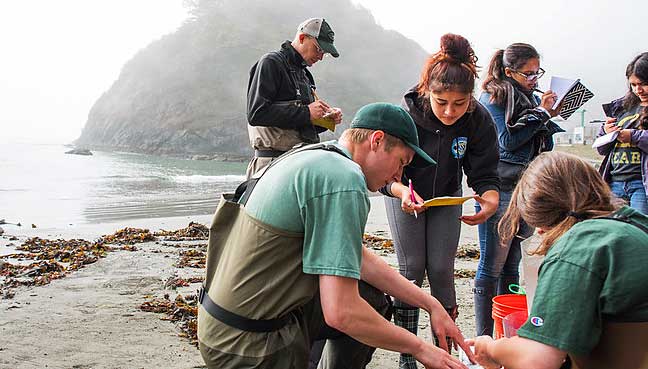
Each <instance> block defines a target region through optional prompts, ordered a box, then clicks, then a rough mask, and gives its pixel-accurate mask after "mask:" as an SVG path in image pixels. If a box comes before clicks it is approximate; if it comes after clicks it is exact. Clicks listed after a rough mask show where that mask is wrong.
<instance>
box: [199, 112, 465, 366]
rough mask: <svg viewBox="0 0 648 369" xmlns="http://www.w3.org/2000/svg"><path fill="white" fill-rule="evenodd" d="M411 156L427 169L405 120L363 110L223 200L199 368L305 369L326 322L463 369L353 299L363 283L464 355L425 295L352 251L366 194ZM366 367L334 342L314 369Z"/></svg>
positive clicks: (369, 255) (212, 245)
mask: <svg viewBox="0 0 648 369" xmlns="http://www.w3.org/2000/svg"><path fill="white" fill-rule="evenodd" d="M415 156H416V157H418V158H419V159H420V162H425V163H426V164H427V165H430V164H432V163H434V161H433V160H432V159H431V158H430V157H429V156H428V155H427V154H426V153H425V152H424V151H422V150H421V149H420V148H419V146H418V136H417V133H416V127H415V125H414V122H413V121H412V118H411V117H410V116H409V114H407V112H405V111H404V110H403V109H402V108H400V107H398V106H396V105H393V104H387V103H375V104H369V105H367V106H365V107H363V108H361V109H360V110H359V111H358V113H357V114H356V116H355V118H354V119H353V121H352V123H351V128H350V129H348V130H346V131H345V132H344V133H343V134H342V137H341V138H340V140H339V141H330V142H326V143H322V144H315V145H308V146H305V147H303V148H299V149H296V150H294V151H291V152H290V153H288V154H286V155H284V156H282V157H280V158H278V159H277V160H275V161H273V163H271V165H269V166H268V167H266V168H265V169H263V170H261V171H260V172H259V173H257V174H256V175H255V176H254V178H253V179H252V181H250V182H248V186H247V189H246V190H245V191H244V192H242V191H237V194H235V195H233V196H224V197H223V198H222V199H221V202H220V204H219V206H218V209H217V210H216V213H215V215H214V219H213V221H212V225H211V227H210V236H209V245H208V250H207V268H206V277H205V285H204V289H203V293H201V298H200V308H199V311H198V340H199V343H200V352H201V354H202V356H203V359H204V360H205V362H206V364H207V366H208V367H210V368H250V367H253V368H296V369H297V368H299V369H302V368H306V367H307V362H308V356H309V348H310V346H311V344H312V342H313V341H314V340H315V339H318V338H319V337H321V333H322V331H323V330H324V329H326V328H327V325H328V327H330V328H333V329H335V330H337V331H339V332H342V333H344V334H346V335H348V336H350V337H352V338H354V339H355V340H357V341H359V342H362V343H363V344H365V345H368V346H372V347H381V348H384V349H388V350H393V351H397V352H404V353H411V354H412V355H413V356H414V357H415V358H416V359H417V360H418V361H420V362H422V363H423V364H424V365H425V367H426V368H464V369H466V367H465V366H464V365H463V364H461V363H460V362H459V361H458V360H457V359H456V358H454V357H452V356H450V355H449V354H448V352H447V351H446V350H444V349H443V348H438V347H436V346H434V344H433V343H431V342H425V341H423V340H422V339H420V338H418V337H417V336H415V335H413V334H412V333H410V332H408V331H407V330H405V329H402V328H400V327H397V326H395V325H394V324H392V323H391V322H390V321H388V320H386V319H385V318H384V317H383V316H381V315H380V314H379V313H378V312H376V311H375V310H374V309H373V308H372V307H371V306H370V304H369V303H367V301H365V300H364V299H363V298H362V297H361V296H360V294H359V292H358V290H359V288H358V285H359V283H360V281H361V280H362V281H363V283H367V284H369V285H371V286H374V287H375V288H377V289H379V290H381V291H384V292H386V293H387V294H389V295H391V296H394V297H396V298H398V299H400V300H403V301H407V303H408V304H411V305H413V306H418V307H421V308H423V309H424V310H426V311H428V312H429V313H430V321H431V325H432V328H433V330H434V333H435V335H436V336H437V337H439V338H440V339H439V341H440V342H442V343H444V342H446V337H448V338H450V339H451V340H454V342H456V343H458V344H459V345H461V346H462V347H463V348H464V350H465V351H467V352H470V350H469V349H468V347H467V346H466V345H465V343H464V341H463V336H462V335H461V332H460V331H459V329H458V328H457V326H456V325H455V324H454V322H453V321H452V319H451V318H450V316H449V315H448V314H447V312H446V311H445V309H444V308H443V306H442V305H441V304H440V303H439V302H438V301H437V300H436V299H435V298H434V297H433V296H431V295H430V294H428V293H425V292H424V291H423V290H421V289H420V288H419V287H417V286H416V285H414V284H413V283H411V282H409V281H408V280H407V279H405V278H404V277H402V276H401V275H400V274H399V273H398V272H397V271H396V270H394V269H392V268H391V267H390V266H389V265H388V264H387V263H385V262H384V261H383V260H382V259H381V258H380V257H379V256H377V255H375V254H374V253H373V252H371V251H369V250H368V249H366V248H365V247H364V246H363V245H362V238H363V233H364V227H365V224H366V222H367V216H368V213H369V206H370V203H369V199H368V197H367V190H370V191H376V190H377V189H379V188H380V187H382V186H384V185H385V184H387V183H389V182H390V181H394V180H398V179H400V176H401V175H402V171H403V167H404V166H406V165H408V164H409V163H410V162H411V161H412V159H413V158H414V157H415ZM286 158H288V159H287V160H286ZM340 352H345V353H346V354H345V355H346V356H344V357H341V355H340ZM340 359H343V360H346V362H341V361H340ZM367 363H368V361H367V360H366V359H362V360H360V359H358V358H357V357H356V356H355V354H354V353H353V352H351V353H349V352H348V347H347V348H344V347H338V346H336V340H332V341H329V343H327V345H326V348H325V349H324V353H323V356H322V361H321V362H320V368H364V367H365V366H366V364H367Z"/></svg>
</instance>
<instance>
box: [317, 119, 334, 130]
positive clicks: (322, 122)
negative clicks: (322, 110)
mask: <svg viewBox="0 0 648 369" xmlns="http://www.w3.org/2000/svg"><path fill="white" fill-rule="evenodd" d="M313 125H316V126H320V127H324V128H326V129H328V130H329V131H331V132H335V122H334V121H333V119H329V118H319V119H315V120H314V121H313Z"/></svg>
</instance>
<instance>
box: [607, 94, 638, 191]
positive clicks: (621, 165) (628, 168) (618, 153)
mask: <svg viewBox="0 0 648 369" xmlns="http://www.w3.org/2000/svg"><path fill="white" fill-rule="evenodd" d="M643 108H644V107H643V106H640V105H637V107H635V108H633V109H630V110H628V111H627V112H625V113H624V114H623V115H621V116H620V117H619V119H618V121H617V125H618V126H619V127H621V128H623V129H639V127H637V123H638V118H639V116H640V115H641V112H642V111H643ZM610 165H611V167H610V175H611V176H612V180H613V181H629V180H633V179H641V150H640V149H639V148H638V147H637V145H634V144H632V143H630V142H627V143H625V142H617V143H616V145H615V146H614V152H613V153H612V156H611V157H610Z"/></svg>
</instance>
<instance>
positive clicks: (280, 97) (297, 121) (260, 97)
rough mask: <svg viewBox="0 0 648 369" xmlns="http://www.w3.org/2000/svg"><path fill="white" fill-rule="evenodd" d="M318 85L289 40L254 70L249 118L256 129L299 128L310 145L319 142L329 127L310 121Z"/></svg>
mask: <svg viewBox="0 0 648 369" xmlns="http://www.w3.org/2000/svg"><path fill="white" fill-rule="evenodd" d="M314 89H315V82H314V80H313V76H312V75H311V73H310V72H309V71H308V69H307V65H306V62H304V59H303V58H302V56H301V55H299V53H298V52H297V50H295V48H294V47H292V45H291V43H290V41H285V42H284V43H283V44H282V45H281V49H279V50H278V51H274V52H270V53H268V54H265V55H264V56H262V57H261V59H259V61H258V62H256V63H255V64H254V65H253V66H252V68H251V69H250V79H249V81H248V90H247V118H248V123H249V124H250V125H252V126H265V127H279V128H284V129H296V130H298V131H299V132H300V133H301V135H302V136H303V137H304V138H305V139H308V140H307V141H308V142H317V141H319V139H318V138H317V134H318V133H321V132H323V131H324V130H325V128H321V127H315V126H313V124H312V123H311V120H310V112H309V110H308V104H310V103H312V102H313V101H315V97H314V96H313V92H312V91H313V90H314Z"/></svg>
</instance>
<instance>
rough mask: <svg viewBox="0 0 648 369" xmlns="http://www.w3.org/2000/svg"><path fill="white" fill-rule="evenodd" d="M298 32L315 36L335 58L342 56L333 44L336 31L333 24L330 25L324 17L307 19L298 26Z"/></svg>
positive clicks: (323, 48)
mask: <svg viewBox="0 0 648 369" xmlns="http://www.w3.org/2000/svg"><path fill="white" fill-rule="evenodd" d="M297 32H299V33H303V34H305V35H308V36H311V37H315V38H316V39H317V43H318V44H319V45H320V47H321V48H322V50H324V52H326V53H329V54H331V55H333V57H334V58H337V57H338V56H340V53H338V51H337V49H336V48H335V46H334V45H333V41H334V40H335V32H333V30H332V29H331V26H329V24H328V22H326V20H324V18H310V19H306V20H305V21H303V22H302V23H301V24H300V25H299V27H297Z"/></svg>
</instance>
